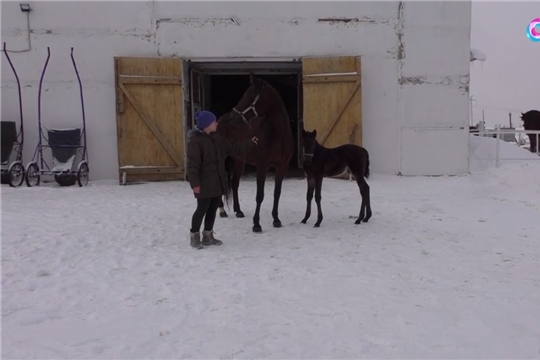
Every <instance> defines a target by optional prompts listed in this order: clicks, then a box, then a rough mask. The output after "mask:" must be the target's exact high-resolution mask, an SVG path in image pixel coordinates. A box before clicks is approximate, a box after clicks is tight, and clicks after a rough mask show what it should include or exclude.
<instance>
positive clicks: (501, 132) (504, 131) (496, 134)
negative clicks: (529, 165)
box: [471, 125, 540, 168]
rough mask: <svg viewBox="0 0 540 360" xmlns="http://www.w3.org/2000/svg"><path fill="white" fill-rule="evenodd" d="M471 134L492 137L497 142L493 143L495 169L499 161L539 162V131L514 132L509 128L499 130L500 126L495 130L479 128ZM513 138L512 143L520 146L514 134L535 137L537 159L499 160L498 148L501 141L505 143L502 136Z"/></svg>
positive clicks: (514, 130)
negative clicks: (514, 142)
mask: <svg viewBox="0 0 540 360" xmlns="http://www.w3.org/2000/svg"><path fill="white" fill-rule="evenodd" d="M471 133H478V136H492V137H494V138H495V139H497V141H496V142H495V167H497V168H498V167H499V162H500V161H501V160H540V146H539V145H540V143H539V140H540V131H539V130H516V129H509V128H501V126H500V125H497V126H496V127H495V130H490V129H485V128H484V127H483V126H479V127H478V130H476V129H475V130H472V129H471ZM509 134H511V136H512V137H513V138H514V141H516V145H518V146H520V144H519V143H518V142H517V140H515V138H516V134H524V135H529V134H532V135H535V136H536V152H535V153H536V155H538V159H531V158H501V157H500V147H501V140H503V141H507V142H508V140H506V139H504V138H503V137H504V135H509Z"/></svg>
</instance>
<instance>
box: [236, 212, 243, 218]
mask: <svg viewBox="0 0 540 360" xmlns="http://www.w3.org/2000/svg"><path fill="white" fill-rule="evenodd" d="M236 217H237V218H243V217H245V215H244V213H243V212H241V211H239V212H237V213H236Z"/></svg>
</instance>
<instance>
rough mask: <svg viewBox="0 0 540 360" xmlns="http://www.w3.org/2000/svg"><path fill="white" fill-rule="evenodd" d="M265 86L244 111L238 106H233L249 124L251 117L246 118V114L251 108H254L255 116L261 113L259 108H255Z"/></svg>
mask: <svg viewBox="0 0 540 360" xmlns="http://www.w3.org/2000/svg"><path fill="white" fill-rule="evenodd" d="M263 88H264V84H263V86H262V87H261V90H260V91H259V93H258V94H257V96H255V99H253V102H252V103H251V104H250V105H249V106H248V107H247V108H245V109H244V110H243V111H240V110H238V109H237V108H236V107H233V111H234V112H235V113H237V114H238V115H240V116H241V117H242V121H244V122H245V123H246V124H247V125H249V120H250V119H251V118H249V119H246V117H245V116H244V115H245V114H247V113H248V112H249V110H253V113H254V114H255V116H257V117H258V116H259V113H258V112H257V109H256V108H255V105H256V104H257V101H259V98H260V96H261V92H262V89H263Z"/></svg>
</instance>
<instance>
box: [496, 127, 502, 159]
mask: <svg viewBox="0 0 540 360" xmlns="http://www.w3.org/2000/svg"><path fill="white" fill-rule="evenodd" d="M496 129H497V141H496V142H495V167H496V168H498V167H499V151H500V149H499V148H500V146H501V144H500V141H501V126H500V125H497V128H496Z"/></svg>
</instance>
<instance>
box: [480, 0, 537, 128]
mask: <svg viewBox="0 0 540 360" xmlns="http://www.w3.org/2000/svg"><path fill="white" fill-rule="evenodd" d="M535 18H540V1H538V2H534V1H527V2H518V1H511V2H510V1H508V2H502V1H493V2H487V1H473V2H472V29H471V48H477V49H479V50H482V51H483V52H484V53H485V54H486V58H487V60H486V61H485V62H478V61H474V62H472V63H471V85H470V95H471V96H472V97H473V99H474V100H476V101H474V100H473V101H472V104H473V105H472V106H473V123H474V124H476V123H477V122H478V121H480V120H481V119H482V110H484V116H485V121H486V126H489V127H492V126H495V125H496V124H500V125H508V123H509V121H508V118H509V116H508V113H509V112H512V121H513V125H514V126H518V127H520V126H522V124H523V123H522V122H521V120H520V119H519V116H520V112H526V111H528V110H532V109H536V110H540V88H539V85H540V42H537V43H534V42H532V41H531V40H529V39H528V38H527V35H526V29H527V26H528V24H529V23H530V22H531V21H532V20H533V19H535Z"/></svg>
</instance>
